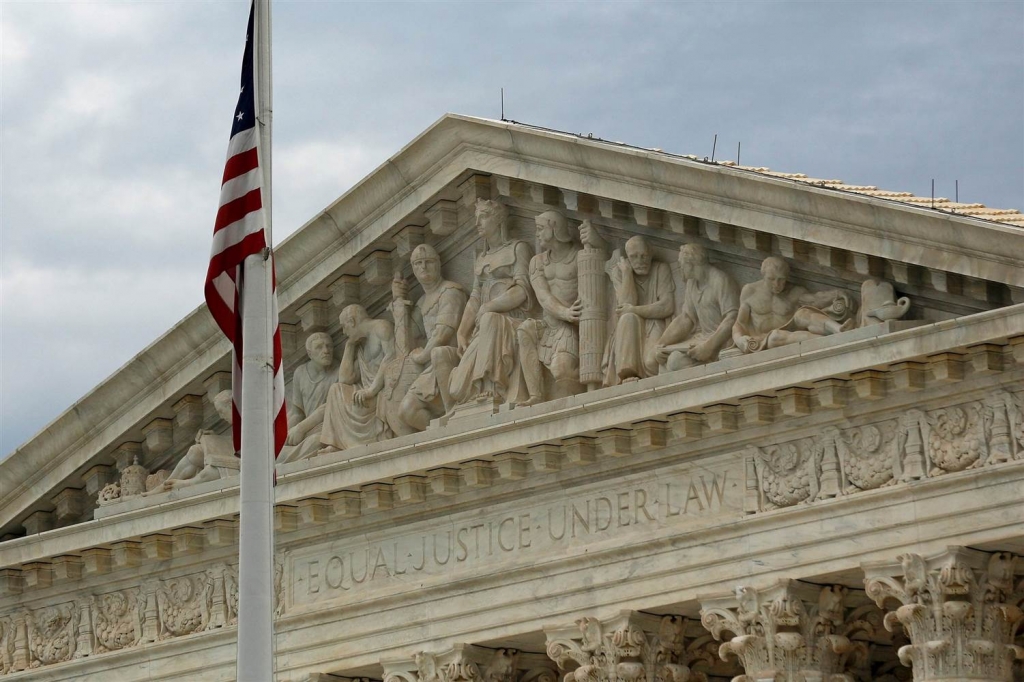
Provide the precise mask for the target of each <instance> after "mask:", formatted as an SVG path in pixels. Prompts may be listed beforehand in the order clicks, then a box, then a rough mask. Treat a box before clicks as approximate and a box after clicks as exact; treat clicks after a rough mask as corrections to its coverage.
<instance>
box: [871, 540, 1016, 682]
mask: <svg viewBox="0 0 1024 682" xmlns="http://www.w3.org/2000/svg"><path fill="white" fill-rule="evenodd" d="M1021 563H1022V562H1021V561H1019V558H1018V557H1016V556H1014V555H1013V554H1008V553H996V554H988V553H986V552H979V551H976V550H971V549H965V548H963V547H950V548H948V549H947V550H946V551H945V552H942V553H941V554H938V555H936V556H932V557H928V558H925V557H922V556H921V555H919V554H903V555H901V556H900V557H898V563H892V564H869V565H866V566H865V567H864V572H865V574H866V575H867V578H866V580H865V583H866V585H867V592H868V596H870V597H871V598H872V599H874V600H875V602H876V603H877V604H878V605H879V606H881V607H883V608H887V609H893V608H894V609H895V610H892V611H889V612H888V613H887V614H886V617H885V626H886V627H887V628H888V629H890V630H892V629H893V628H894V627H895V626H896V623H897V622H898V623H900V624H901V625H902V626H903V629H904V630H905V631H906V633H907V635H908V637H909V638H910V642H911V643H910V644H908V645H907V646H904V647H901V648H900V650H899V657H900V660H901V661H902V662H903V664H904V665H909V666H911V667H912V668H913V671H914V680H915V681H922V682H924V681H931V680H943V681H948V682H976V681H979V680H993V681H997V682H1010V681H1011V680H1013V679H1014V677H1013V665H1014V661H1015V660H1017V661H1020V660H1024V647H1022V646H1020V641H1019V640H1018V641H1017V642H1015V641H1014V638H1015V637H1019V636H1020V632H1019V631H1020V628H1021V626H1022V625H1024V612H1022V610H1021V605H1022V603H1024V580H1021V578H1020V576H1019V575H1017V572H1016V571H1017V570H1018V569H1019V568H1024V566H1021Z"/></svg>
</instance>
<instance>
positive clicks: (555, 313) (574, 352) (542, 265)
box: [516, 211, 583, 405]
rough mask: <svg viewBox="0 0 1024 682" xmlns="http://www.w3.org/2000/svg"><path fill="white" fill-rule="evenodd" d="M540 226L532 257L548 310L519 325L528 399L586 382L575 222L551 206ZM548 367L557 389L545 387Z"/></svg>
mask: <svg viewBox="0 0 1024 682" xmlns="http://www.w3.org/2000/svg"><path fill="white" fill-rule="evenodd" d="M534 222H535V224H536V226H537V249H538V253H537V255H536V256H534V257H533V258H532V259H531V260H530V284H532V285H533V291H534V293H535V294H536V296H537V301H538V303H540V306H541V309H542V310H543V314H542V316H541V318H540V319H535V318H531V319H528V320H525V321H524V322H523V323H522V324H521V325H519V329H518V330H516V331H517V336H518V341H519V350H520V360H521V361H522V367H523V379H524V380H525V384H526V392H527V393H528V394H529V397H528V398H527V399H526V400H524V401H522V403H521V404H523V405H536V404H537V403H541V402H544V401H545V400H549V399H552V398H561V397H564V396H568V395H575V394H576V393H579V392H580V391H581V390H582V386H581V385H580V330H579V322H580V315H581V314H582V311H583V303H582V302H581V301H580V298H579V276H578V269H577V264H576V257H577V255H578V254H579V249H578V247H577V245H576V244H575V243H574V241H573V238H572V232H571V231H570V230H569V224H568V222H567V221H566V219H565V216H563V215H562V214H561V213H559V212H558V211H545V212H544V213H541V214H540V215H538V216H537V217H536V218H535V219H534ZM545 373H546V374H547V375H549V376H550V379H551V382H550V383H551V384H552V386H551V390H550V391H545V383H546V382H545V379H546V377H545Z"/></svg>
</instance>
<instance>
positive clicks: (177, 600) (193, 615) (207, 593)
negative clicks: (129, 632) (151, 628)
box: [157, 574, 213, 638]
mask: <svg viewBox="0 0 1024 682" xmlns="http://www.w3.org/2000/svg"><path fill="white" fill-rule="evenodd" d="M212 592H213V583H212V581H210V580H208V576H207V575H206V574H199V575H187V576H182V577H180V578H174V579H172V580H168V581H165V582H164V584H163V586H162V588H161V589H160V590H159V591H158V592H157V603H158V605H159V609H160V624H161V626H162V628H161V633H162V634H161V638H166V637H178V636H181V635H188V634H191V633H193V632H198V631H200V630H203V629H205V628H206V624H207V623H208V622H209V620H210V601H211V597H212Z"/></svg>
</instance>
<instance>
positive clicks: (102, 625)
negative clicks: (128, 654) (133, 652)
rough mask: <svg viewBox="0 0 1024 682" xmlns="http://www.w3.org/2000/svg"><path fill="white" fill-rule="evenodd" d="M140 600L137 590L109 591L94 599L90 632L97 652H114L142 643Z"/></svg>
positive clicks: (141, 605) (141, 609)
mask: <svg viewBox="0 0 1024 682" xmlns="http://www.w3.org/2000/svg"><path fill="white" fill-rule="evenodd" d="M142 607H143V601H142V599H141V598H140V593H139V591H138V590H123V591H120V592H110V593H107V594H101V595H99V596H98V597H96V599H95V602H94V606H93V615H94V621H93V633H94V635H95V637H96V643H97V649H98V651H118V650H119V649H125V648H128V647H133V646H136V645H137V644H138V643H139V642H140V641H141V640H142V617H143V614H142V611H143V608H142Z"/></svg>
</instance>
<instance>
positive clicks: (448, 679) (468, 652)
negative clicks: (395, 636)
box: [382, 644, 556, 682]
mask: <svg viewBox="0 0 1024 682" xmlns="http://www.w3.org/2000/svg"><path fill="white" fill-rule="evenodd" d="M382 664H383V666H384V682H555V680H556V674H555V670H554V665H553V664H552V663H551V662H550V661H548V660H547V659H546V658H545V657H544V656H542V655H539V654H530V653H523V652H519V651H517V650H515V649H487V648H484V647H479V646H474V645H472V644H456V645H454V646H453V647H452V648H451V649H448V650H447V651H444V652H442V653H436V654H435V653H431V652H428V651H420V652H417V653H415V654H414V655H413V656H412V658H408V659H401V660H392V661H383V662H382Z"/></svg>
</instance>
